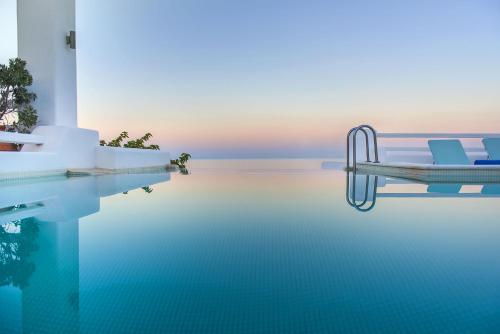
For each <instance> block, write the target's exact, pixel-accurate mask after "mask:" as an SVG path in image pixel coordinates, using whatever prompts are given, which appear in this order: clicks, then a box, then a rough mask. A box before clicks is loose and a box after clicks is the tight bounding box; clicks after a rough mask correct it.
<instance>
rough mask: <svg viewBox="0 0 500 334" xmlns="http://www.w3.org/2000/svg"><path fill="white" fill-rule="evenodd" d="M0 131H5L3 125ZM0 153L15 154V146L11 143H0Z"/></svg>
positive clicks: (0, 126)
mask: <svg viewBox="0 0 500 334" xmlns="http://www.w3.org/2000/svg"><path fill="white" fill-rule="evenodd" d="M0 131H5V125H0ZM0 151H4V152H5V151H14V152H17V145H16V144H11V143H0Z"/></svg>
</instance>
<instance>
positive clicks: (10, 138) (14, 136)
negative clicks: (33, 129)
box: [0, 131, 45, 145]
mask: <svg viewBox="0 0 500 334" xmlns="http://www.w3.org/2000/svg"><path fill="white" fill-rule="evenodd" d="M44 142H45V139H44V137H42V136H37V135H30V134H24V133H17V132H5V131H0V143H12V144H35V145H42V144H43V143H44Z"/></svg>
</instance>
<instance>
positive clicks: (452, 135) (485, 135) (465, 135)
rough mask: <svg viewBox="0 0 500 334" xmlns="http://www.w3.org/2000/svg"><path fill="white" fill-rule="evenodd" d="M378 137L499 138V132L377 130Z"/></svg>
mask: <svg viewBox="0 0 500 334" xmlns="http://www.w3.org/2000/svg"><path fill="white" fill-rule="evenodd" d="M377 136H378V137H379V138H404V139H417V138H420V139H426V138H429V139H432V138H454V139H467V138H500V133H446V132H443V133H391V132H377Z"/></svg>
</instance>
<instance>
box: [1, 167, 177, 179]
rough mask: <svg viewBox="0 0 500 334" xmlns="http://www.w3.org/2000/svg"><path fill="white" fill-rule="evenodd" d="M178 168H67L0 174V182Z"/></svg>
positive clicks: (158, 171)
mask: <svg viewBox="0 0 500 334" xmlns="http://www.w3.org/2000/svg"><path fill="white" fill-rule="evenodd" d="M177 170H178V168H177V166H175V165H171V164H169V165H164V166H151V167H139V168H121V169H104V168H69V169H57V170H48V171H30V172H17V173H0V182H2V183H4V182H9V181H17V180H28V179H40V178H50V177H54V176H56V177H57V176H67V177H77V176H98V175H109V174H148V173H164V172H175V171H177Z"/></svg>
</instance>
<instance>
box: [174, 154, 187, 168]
mask: <svg viewBox="0 0 500 334" xmlns="http://www.w3.org/2000/svg"><path fill="white" fill-rule="evenodd" d="M189 159H191V154H189V153H181V155H180V156H179V158H177V159H175V160H170V163H171V164H172V165H177V166H179V168H181V169H185V168H186V163H187V162H188V160H189Z"/></svg>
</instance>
